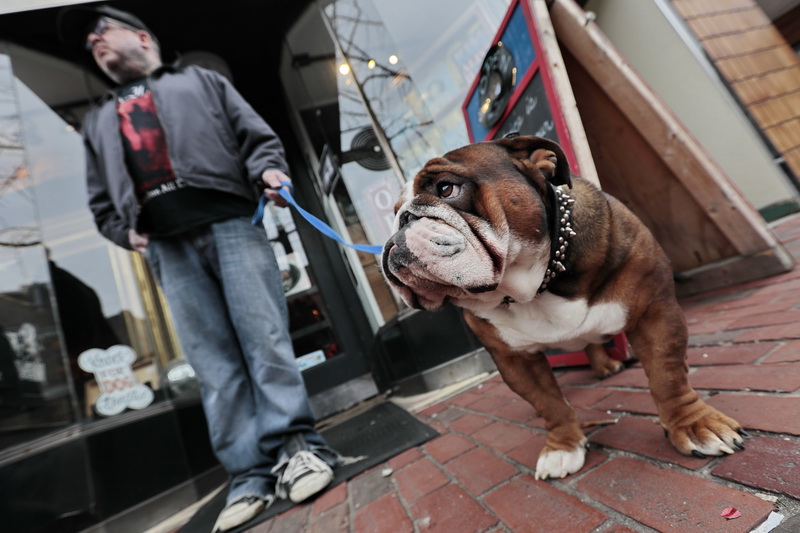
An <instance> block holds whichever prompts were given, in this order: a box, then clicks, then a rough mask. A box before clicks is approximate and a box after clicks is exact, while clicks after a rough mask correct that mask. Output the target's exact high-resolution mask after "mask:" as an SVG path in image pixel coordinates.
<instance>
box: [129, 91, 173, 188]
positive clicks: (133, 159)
mask: <svg viewBox="0 0 800 533" xmlns="http://www.w3.org/2000/svg"><path fill="white" fill-rule="evenodd" d="M117 114H118V115H119V121H120V131H121V132H122V139H123V144H124V145H125V160H126V162H127V165H128V170H129V172H130V173H131V176H132V177H133V179H134V181H135V182H136V192H137V194H138V196H139V198H140V200H141V202H142V204H146V203H147V202H148V201H149V200H151V199H153V198H155V197H156V196H160V195H162V194H164V193H167V192H171V191H174V190H177V189H179V188H181V187H183V183H182V182H181V181H180V180H178V179H176V177H175V173H174V172H173V170H172V165H171V164H170V161H169V155H168V153H167V140H166V135H165V134H164V129H163V128H162V126H161V122H160V121H159V120H158V114H157V113H156V107H155V104H154V102H153V94H152V93H151V92H150V89H149V87H148V86H147V83H146V81H144V80H143V81H140V82H137V83H134V84H131V85H128V86H126V87H124V88H122V89H121V90H120V93H119V97H118V104H117Z"/></svg>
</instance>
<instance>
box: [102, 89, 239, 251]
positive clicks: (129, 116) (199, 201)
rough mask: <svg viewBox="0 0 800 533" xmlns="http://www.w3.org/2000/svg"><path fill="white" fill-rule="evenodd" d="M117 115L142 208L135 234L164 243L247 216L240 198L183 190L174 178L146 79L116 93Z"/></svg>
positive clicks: (202, 190)
mask: <svg viewBox="0 0 800 533" xmlns="http://www.w3.org/2000/svg"><path fill="white" fill-rule="evenodd" d="M117 114H118V115H119V123H120V132H121V133H122V144H123V146H124V148H125V163H126V164H127V166H128V172H129V173H130V175H131V177H132V178H133V181H134V187H135V189H136V196H137V198H138V199H139V203H140V205H141V206H142V211H141V213H140V214H139V220H138V224H137V228H136V230H137V231H138V232H139V233H147V234H149V235H150V236H151V237H167V236H171V235H177V234H179V233H182V232H184V231H188V230H190V229H192V228H195V227H197V226H200V225H203V224H209V223H211V222H216V221H219V220H225V219H228V218H233V217H239V216H250V215H251V214H252V213H253V210H254V207H255V204H254V203H253V202H251V201H250V200H248V199H246V198H242V197H240V196H238V195H235V194H230V193H226V192H221V191H215V190H211V189H198V188H195V187H188V186H187V185H186V183H184V181H183V180H181V179H180V177H179V176H176V175H175V172H174V170H173V168H172V164H171V162H170V160H169V152H168V151H167V138H166V134H165V133H164V128H163V127H162V126H161V122H160V121H159V119H158V113H157V111H156V106H155V103H154V102H153V93H152V92H151V91H150V86H149V85H148V83H147V79H146V78H143V79H140V80H136V81H133V82H131V83H129V84H127V85H125V86H123V87H120V89H119V91H118V93H117Z"/></svg>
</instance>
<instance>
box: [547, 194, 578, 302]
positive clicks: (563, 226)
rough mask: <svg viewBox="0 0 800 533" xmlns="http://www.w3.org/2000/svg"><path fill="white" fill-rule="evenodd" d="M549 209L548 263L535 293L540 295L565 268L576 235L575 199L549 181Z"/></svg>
mask: <svg viewBox="0 0 800 533" xmlns="http://www.w3.org/2000/svg"><path fill="white" fill-rule="evenodd" d="M547 185H548V188H549V189H550V198H551V206H552V207H551V209H550V212H549V213H548V219H549V223H550V261H549V262H548V263H547V270H546V271H545V273H544V280H543V281H542V284H541V285H540V286H539V290H538V291H537V293H539V294H541V293H543V292H544V291H546V290H547V286H548V285H549V284H550V282H551V281H553V280H554V279H555V278H556V277H557V276H558V275H559V274H560V273H562V272H564V271H565V270H566V269H567V268H566V267H565V266H564V260H565V259H566V256H567V249H568V248H569V244H570V242H571V240H572V239H573V238H574V237H575V236H576V235H577V233H575V230H574V229H572V206H573V204H575V199H574V198H573V197H572V196H571V195H570V194H569V193H568V192H567V191H566V190H565V189H566V188H565V186H562V185H559V186H558V187H556V186H555V185H553V184H552V183H550V182H549V181H548V182H547Z"/></svg>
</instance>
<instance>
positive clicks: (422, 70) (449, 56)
mask: <svg viewBox="0 0 800 533" xmlns="http://www.w3.org/2000/svg"><path fill="white" fill-rule="evenodd" d="M508 5H509V1H508V0H491V1H485V0H484V1H478V0H471V1H469V0H468V1H464V0H443V1H437V2H423V1H421V0H411V1H410V2H395V1H391V0H337V1H334V2H330V1H325V0H321V1H320V2H319V3H318V4H317V5H315V6H312V8H310V9H309V10H308V11H307V12H306V14H305V15H304V16H303V17H302V18H301V20H300V21H299V22H298V24H296V26H295V27H294V28H293V29H292V31H291V32H290V33H289V35H288V39H287V50H288V57H286V58H285V65H284V71H283V73H282V77H283V80H284V83H285V84H286V86H287V94H288V96H289V98H290V100H291V101H292V103H293V105H294V107H295V109H296V110H297V111H298V113H299V116H300V119H301V122H302V127H303V129H304V130H305V131H304V132H303V134H302V136H303V137H305V138H307V139H309V141H310V144H311V148H312V151H313V153H312V154H309V156H310V159H312V160H316V162H317V163H318V164H317V166H318V168H324V167H325V163H326V161H325V160H326V159H328V158H330V159H331V160H332V162H333V165H334V166H335V167H336V170H337V178H339V179H337V180H334V181H332V182H330V186H326V184H329V182H327V181H326V180H325V179H324V176H322V175H320V176H318V177H319V178H320V179H319V181H320V187H319V193H320V194H321V195H323V196H324V197H325V198H326V199H327V201H328V206H329V207H330V209H331V218H332V219H333V221H334V222H339V223H340V224H342V225H343V226H344V229H345V232H346V233H347V234H348V235H349V237H350V239H351V240H352V241H353V242H358V243H364V242H369V243H371V244H381V243H383V242H385V240H386V238H387V237H388V236H389V235H390V234H391V225H392V220H393V218H394V217H393V208H394V203H395V201H396V199H397V198H398V196H399V191H400V188H401V187H402V185H403V183H405V182H406V181H407V180H409V179H411V178H413V176H414V175H415V174H416V173H417V171H418V170H419V169H420V168H421V167H422V166H423V165H424V163H425V162H426V161H427V160H428V159H430V158H432V157H436V156H438V155H441V154H443V153H445V152H446V151H448V150H452V149H454V148H457V147H459V146H462V145H464V144H467V143H468V142H469V139H468V135H467V129H466V126H465V124H464V117H463V114H462V104H463V102H464V98H465V97H466V95H467V92H468V90H469V88H470V87H471V85H472V83H473V81H474V79H475V75H476V74H477V72H478V68H479V66H480V63H481V61H482V59H483V56H484V55H485V54H486V50H487V49H488V45H489V43H490V42H491V40H492V38H493V37H494V34H495V33H496V31H497V28H498V27H499V26H500V23H501V22H502V19H503V16H504V15H505V13H506V11H507V9H508ZM288 66H291V68H286V67H288ZM318 174H322V172H319V173H318ZM350 257H351V264H352V265H353V268H354V271H357V272H360V273H361V276H362V278H363V279H364V280H365V281H366V283H365V285H368V287H369V291H367V292H368V294H366V295H365V296H363V299H364V300H365V302H366V304H367V307H372V310H373V313H374V315H375V316H376V317H377V323H378V325H380V324H381V323H383V322H384V321H386V320H389V319H390V318H392V317H393V316H394V315H395V314H396V313H397V312H398V311H399V310H400V309H401V308H402V304H401V303H399V302H398V301H397V300H396V298H395V297H394V296H393V295H392V293H391V291H389V290H388V288H387V287H386V286H385V283H384V281H383V279H382V276H381V274H380V268H379V265H378V264H377V262H376V259H375V257H372V256H370V257H366V256H365V254H358V255H356V254H353V255H352V256H350ZM356 257H357V260H354V259H355V258H356Z"/></svg>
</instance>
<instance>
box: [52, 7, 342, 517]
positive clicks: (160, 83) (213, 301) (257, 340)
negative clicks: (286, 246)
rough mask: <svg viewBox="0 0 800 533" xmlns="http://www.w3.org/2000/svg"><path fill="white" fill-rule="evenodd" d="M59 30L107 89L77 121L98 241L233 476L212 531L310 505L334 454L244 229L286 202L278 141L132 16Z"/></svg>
mask: <svg viewBox="0 0 800 533" xmlns="http://www.w3.org/2000/svg"><path fill="white" fill-rule="evenodd" d="M60 27H61V30H62V37H63V38H64V39H65V40H67V41H69V40H70V37H71V36H74V35H75V34H76V33H77V38H78V39H80V40H81V41H82V44H83V45H85V47H86V49H87V51H89V52H90V53H91V55H92V57H93V58H94V61H95V62H96V63H97V66H98V67H99V68H100V69H101V70H102V71H103V72H104V73H105V74H106V75H107V76H108V77H109V78H110V79H111V80H113V81H114V82H115V83H116V84H117V85H118V87H117V89H116V90H115V91H113V93H112V94H110V95H108V96H106V97H105V98H104V99H103V100H102V101H101V102H100V104H99V105H98V107H97V108H96V109H94V110H93V111H92V112H91V113H90V114H88V115H87V117H86V120H85V122H84V125H83V135H84V141H85V146H86V160H87V180H88V193H89V206H90V208H91V210H92V213H93V214H94V218H95V221H96V223H97V227H98V229H99V230H100V232H101V233H102V234H103V235H104V236H105V237H106V238H108V239H109V240H111V241H113V242H114V243H116V244H118V245H119V246H122V247H125V248H128V249H131V250H136V251H138V252H141V253H143V254H145V255H146V257H147V260H148V263H149V265H150V267H151V270H152V271H153V273H154V275H155V277H156V279H157V280H158V282H159V284H160V285H161V287H162V289H163V291H164V294H165V295H166V298H167V301H168V303H169V305H170V310H171V313H172V317H173V320H174V323H175V327H176V329H177V332H178V336H179V338H180V342H181V346H182V348H183V351H184V353H185V355H186V357H187V359H188V360H189V362H190V363H191V364H192V366H193V368H194V369H195V372H196V374H197V376H198V379H199V382H200V389H201V393H202V400H203V407H204V410H205V413H206V418H207V419H208V424H209V432H210V436H211V442H212V446H213V448H214V451H215V453H216V455H217V457H218V459H219V461H220V463H221V464H222V465H223V466H224V467H225V469H226V471H227V472H228V473H229V474H230V477H231V481H230V489H229V493H228V497H227V504H226V507H225V509H224V510H223V511H222V513H221V514H220V516H219V518H218V520H217V524H216V525H215V529H216V530H219V531H225V530H228V529H231V528H233V527H235V526H237V525H239V524H242V523H244V522H246V521H247V520H249V519H250V518H252V517H253V516H255V515H256V514H258V513H259V512H260V511H261V510H262V509H264V508H265V507H266V506H268V505H269V504H271V503H272V501H273V500H274V498H275V495H276V493H277V495H278V496H280V497H289V498H290V499H291V500H292V501H294V502H300V501H303V500H305V499H307V498H309V497H310V496H312V495H314V494H316V493H318V492H319V491H321V490H322V489H324V488H325V487H326V486H327V485H328V484H329V483H330V482H331V481H332V479H333V473H332V470H331V467H333V466H335V465H336V463H337V461H338V460H339V459H340V457H339V455H338V454H337V453H336V452H334V451H333V450H331V449H330V448H328V447H327V445H326V444H325V442H324V440H323V439H322V437H321V436H320V435H319V434H318V433H316V432H315V431H314V420H313V415H312V413H311V409H310V406H309V403H308V397H307V394H306V390H305V387H304V383H303V380H302V376H301V374H300V372H299V370H298V368H297V365H296V363H295V360H294V353H293V351H292V343H291V338H290V335H289V330H288V314H287V309H286V302H285V298H284V294H283V288H282V284H281V278H280V271H279V269H278V266H277V264H276V261H275V257H274V254H273V252H272V248H271V246H270V244H269V242H268V239H267V236H266V232H265V231H264V230H263V228H256V227H253V226H252V225H251V224H250V222H249V219H250V216H251V215H252V213H253V211H254V209H255V205H256V202H257V199H258V195H260V194H261V193H262V191H264V193H265V194H266V195H267V197H268V198H269V199H271V200H273V201H274V202H275V203H276V205H279V206H281V207H283V206H285V205H286V202H285V201H284V200H283V199H282V198H281V197H280V196H279V195H278V192H277V190H278V189H279V188H280V187H281V182H289V178H288V177H287V175H286V173H287V172H288V167H287V163H286V161H285V158H284V152H283V147H282V144H281V142H280V140H279V139H278V137H277V136H276V134H275V133H274V132H273V130H272V129H271V128H270V127H269V126H268V125H267V124H266V123H265V122H264V121H263V120H262V119H261V118H260V117H259V116H258V115H257V114H256V113H255V111H254V110H253V109H252V108H251V107H250V106H249V105H248V104H247V103H246V102H245V101H244V99H243V98H242V97H241V95H239V93H238V92H237V91H236V90H235V89H234V88H233V86H232V85H231V84H230V83H229V82H228V80H227V79H226V78H224V77H223V76H220V75H218V74H216V73H214V72H211V71H208V70H204V69H201V68H198V67H187V68H177V67H176V66H175V65H165V64H162V61H161V54H160V51H159V43H158V41H157V40H156V38H155V37H154V36H153V34H152V33H151V32H150V30H149V29H148V28H147V27H146V26H145V25H144V24H143V23H142V21H141V20H140V19H138V18H137V17H135V16H133V15H131V14H130V13H126V12H124V11H120V10H118V9H115V8H112V7H109V6H97V7H93V8H88V9H86V8H73V9H68V10H67V11H64V12H62V13H61V17H60ZM265 187H266V191H265V190H264V189H265Z"/></svg>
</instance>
